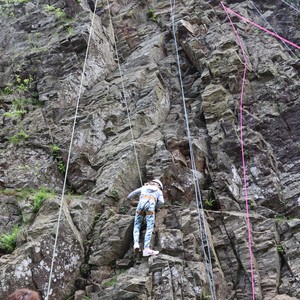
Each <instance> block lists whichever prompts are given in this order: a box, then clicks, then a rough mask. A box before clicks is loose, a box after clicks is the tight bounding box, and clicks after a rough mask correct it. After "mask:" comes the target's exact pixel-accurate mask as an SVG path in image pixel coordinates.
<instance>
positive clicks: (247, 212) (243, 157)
mask: <svg viewBox="0 0 300 300" xmlns="http://www.w3.org/2000/svg"><path fill="white" fill-rule="evenodd" d="M251 2H252V1H251ZM252 4H253V5H254V3H253V2H252ZM221 6H222V8H223V10H224V11H225V13H226V15H227V18H228V20H229V22H230V24H231V26H232V28H233V30H234V33H235V35H236V37H237V40H238V43H239V46H240V48H241V51H242V55H243V60H244V72H243V79H242V88H241V94H240V143H241V152H242V169H243V191H244V197H245V203H246V219H247V230H248V248H249V257H250V272H251V286H252V299H253V300H254V299H255V278H254V269H253V252H252V240H251V225H250V214H249V199H248V190H247V174H246V164H245V151H244V141H243V97H244V90H245V81H246V72H247V57H246V53H245V50H244V47H243V43H242V41H241V38H240V35H239V33H238V31H237V29H236V28H235V26H234V24H233V22H232V20H231V18H230V15H229V13H232V14H234V15H235V16H237V17H239V18H240V19H242V20H244V21H246V22H248V23H250V24H252V25H253V26H255V27H257V28H259V29H261V30H263V31H265V32H267V33H269V34H270V35H273V36H275V37H277V38H279V39H280V40H282V41H283V42H285V43H287V44H289V45H292V46H293V47H296V48H298V49H300V47H299V46H298V45H296V44H294V43H292V42H290V41H288V40H286V39H285V38H283V37H281V36H279V35H278V34H277V33H276V32H275V31H274V30H273V31H274V32H272V31H270V30H268V29H266V28H264V27H262V26H260V25H258V24H256V23H254V22H252V21H250V20H249V19H247V18H245V17H243V16H241V15H239V14H238V13H236V12H234V11H233V10H231V9H229V8H228V7H226V6H225V5H224V4H223V2H221ZM254 7H255V8H256V6H255V5H254ZM256 9H257V8H256ZM257 11H258V9H257ZM258 12H259V11H258ZM265 21H266V20H265ZM272 29H273V28H272ZM286 46H287V45H286ZM293 54H294V53H293Z"/></svg>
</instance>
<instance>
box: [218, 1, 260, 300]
mask: <svg viewBox="0 0 300 300" xmlns="http://www.w3.org/2000/svg"><path fill="white" fill-rule="evenodd" d="M221 5H222V7H223V9H224V11H225V12H226V15H227V18H228V20H229V22H230V24H231V26H232V28H233V30H234V33H235V35H236V37H237V40H238V43H239V45H240V48H241V50H242V55H243V60H244V71H243V80H242V88H241V94H240V143H241V151H242V155H241V156H242V169H243V191H244V197H245V202H246V203H245V204H246V205H245V206H246V222H247V234H248V249H249V259H250V273H251V287H252V299H253V300H255V278H254V267H253V251H252V238H251V224H250V214H249V198H248V189H247V174H246V172H247V171H246V170H247V169H246V162H245V149H244V137H243V99H244V90H245V81H246V73H247V58H246V53H245V50H244V47H243V44H242V41H241V38H240V36H239V34H238V32H237V30H236V28H235V26H234V24H233V22H232V20H231V18H230V16H229V14H228V11H227V9H226V8H225V6H224V4H223V3H222V2H221Z"/></svg>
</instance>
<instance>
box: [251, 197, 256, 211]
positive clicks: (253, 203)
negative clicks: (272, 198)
mask: <svg viewBox="0 0 300 300" xmlns="http://www.w3.org/2000/svg"><path fill="white" fill-rule="evenodd" d="M255 206H256V203H255V201H254V200H252V199H251V200H250V208H251V209H254V208H255Z"/></svg>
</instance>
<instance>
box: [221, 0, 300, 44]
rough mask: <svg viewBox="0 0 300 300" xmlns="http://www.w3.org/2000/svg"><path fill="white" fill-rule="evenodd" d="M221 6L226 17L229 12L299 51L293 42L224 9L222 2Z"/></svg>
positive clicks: (228, 9)
mask: <svg viewBox="0 0 300 300" xmlns="http://www.w3.org/2000/svg"><path fill="white" fill-rule="evenodd" d="M221 5H222V7H223V9H224V10H225V12H226V14H227V17H228V12H230V13H232V14H234V15H235V16H237V17H239V18H240V19H242V20H244V21H246V22H248V23H250V24H251V25H253V26H255V27H257V28H259V29H260V30H263V31H265V32H267V33H268V34H270V35H273V36H275V37H277V38H278V39H280V40H282V41H284V42H286V43H287V44H290V45H291V46H293V47H295V48H297V49H300V46H299V45H297V44H294V43H293V42H291V41H289V40H287V39H285V38H283V37H282V36H280V35H278V34H277V33H274V32H272V31H270V30H268V29H267V28H264V27H262V26H260V25H258V24H256V23H254V22H253V21H251V20H249V19H247V18H245V17H243V16H241V15H239V14H238V13H236V12H235V11H233V10H231V9H230V8H228V7H226V6H225V5H224V4H223V2H221ZM228 18H229V17H228Z"/></svg>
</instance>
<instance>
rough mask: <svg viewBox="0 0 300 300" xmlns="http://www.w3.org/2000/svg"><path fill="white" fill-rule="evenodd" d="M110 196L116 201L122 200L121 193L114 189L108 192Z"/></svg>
mask: <svg viewBox="0 0 300 300" xmlns="http://www.w3.org/2000/svg"><path fill="white" fill-rule="evenodd" d="M108 196H109V197H111V198H113V199H115V200H116V201H119V200H120V195H119V193H118V191H116V190H112V191H110V192H109V193H108Z"/></svg>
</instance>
